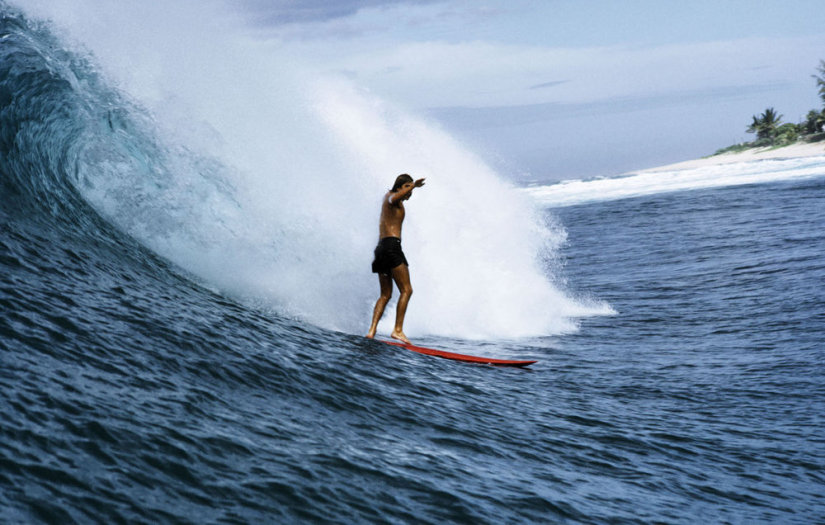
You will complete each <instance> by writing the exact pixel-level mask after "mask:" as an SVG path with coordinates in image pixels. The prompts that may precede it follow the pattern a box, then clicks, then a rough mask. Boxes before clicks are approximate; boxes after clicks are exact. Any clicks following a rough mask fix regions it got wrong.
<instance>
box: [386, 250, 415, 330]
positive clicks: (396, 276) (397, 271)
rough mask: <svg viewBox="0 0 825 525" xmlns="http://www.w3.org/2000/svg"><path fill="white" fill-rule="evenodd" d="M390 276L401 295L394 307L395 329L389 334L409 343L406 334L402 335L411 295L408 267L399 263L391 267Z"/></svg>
mask: <svg viewBox="0 0 825 525" xmlns="http://www.w3.org/2000/svg"><path fill="white" fill-rule="evenodd" d="M392 278H393V280H394V281H395V284H396V286H398V291H399V292H400V293H401V295H400V296H399V297H398V305H397V306H396V308H395V329H394V330H393V331H392V333H391V334H390V337H392V338H393V339H398V340H399V341H403V342H405V343H407V344H411V343H410V340H409V339H407V336H406V335H404V316H405V315H406V313H407V304H408V303H409V302H410V297H411V296H412V284H410V269H409V267H408V266H407V265H406V264H400V265H398V266H396V267H395V268H393V269H392Z"/></svg>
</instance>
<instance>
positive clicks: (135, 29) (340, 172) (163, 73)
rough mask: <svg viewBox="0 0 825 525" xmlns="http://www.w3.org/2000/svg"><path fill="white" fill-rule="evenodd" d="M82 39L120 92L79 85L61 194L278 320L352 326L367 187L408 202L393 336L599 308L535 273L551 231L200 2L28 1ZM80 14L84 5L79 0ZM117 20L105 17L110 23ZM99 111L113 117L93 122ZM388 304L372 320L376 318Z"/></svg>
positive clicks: (416, 125) (411, 120)
mask: <svg viewBox="0 0 825 525" xmlns="http://www.w3.org/2000/svg"><path fill="white" fill-rule="evenodd" d="M26 9H30V10H31V12H32V13H34V14H36V15H38V16H41V17H50V18H52V19H53V20H54V21H55V22H54V23H57V24H59V25H60V27H61V28H62V29H61V30H62V31H63V32H64V33H65V34H66V36H65V38H67V40H69V39H75V40H78V41H81V42H82V43H83V46H85V47H87V48H88V49H89V50H90V51H91V53H92V54H93V55H94V58H93V59H92V60H93V61H96V62H97V63H99V64H100V68H101V70H102V71H103V72H104V75H106V76H107V78H108V79H109V81H110V85H112V86H115V88H113V91H115V92H116V93H118V94H120V95H122V96H116V97H109V98H107V100H108V104H109V106H110V107H108V108H97V111H98V112H97V113H96V114H95V111H96V109H95V107H94V106H95V104H94V97H95V96H97V97H99V99H100V100H103V99H104V98H105V97H104V96H103V94H102V93H99V92H97V91H95V90H96V89H98V88H96V87H94V86H91V85H88V84H84V83H82V82H81V83H80V84H79V86H80V87H79V89H87V90H89V92H88V93H84V96H85V97H86V98H87V99H88V100H89V101H90V112H91V113H92V115H91V116H90V122H93V123H96V124H95V125H90V129H89V132H88V133H89V135H90V136H89V137H87V138H86V141H87V142H86V147H85V148H82V151H81V153H80V154H79V155H78V173H79V177H78V180H79V181H83V183H82V184H79V189H80V191H81V192H82V193H83V194H84V195H85V196H86V197H87V199H88V200H89V201H90V202H91V203H92V204H93V205H94V206H95V207H96V208H97V209H98V210H99V211H101V213H102V214H104V215H105V216H106V217H107V218H109V219H110V220H112V221H113V222H114V223H115V224H117V225H118V226H119V227H120V228H122V229H123V230H125V231H127V232H128V233H130V234H131V235H133V236H135V237H136V238H138V239H140V240H141V242H143V243H144V244H146V245H147V246H149V247H151V248H152V249H154V250H155V251H157V252H158V253H160V254H162V255H164V256H165V257H168V258H169V259H170V260H172V261H173V262H175V263H176V264H178V265H180V266H181V267H182V268H184V269H186V270H188V271H190V272H192V273H194V274H195V275H197V276H199V277H200V278H201V279H204V280H205V281H206V282H207V283H211V284H212V285H214V286H216V287H218V288H219V289H221V290H224V291H225V292H227V293H231V294H233V295H236V296H240V297H244V298H247V299H248V300H252V301H256V302H259V303H261V304H263V305H267V306H271V307H273V308H274V309H276V310H277V311H278V312H280V313H281V314H283V315H289V316H294V317H298V318H301V319H304V320H307V321H309V322H312V323H314V324H317V325H319V326H322V327H325V328H329V329H335V330H340V331H344V332H349V333H362V332H364V331H365V329H366V326H367V324H368V320H369V316H370V312H371V308H372V304H373V301H374V300H375V298H376V297H377V293H378V284H377V279H375V276H374V275H372V274H371V273H369V263H370V260H371V257H372V248H373V247H374V245H375V242H376V241H377V219H378V211H379V206H380V198H381V196H382V195H383V193H384V192H385V191H386V190H387V189H388V187H389V185H390V184H391V183H392V180H393V179H394V178H395V176H396V175H397V174H398V173H401V172H409V173H411V174H413V176H415V177H426V178H427V181H428V184H427V186H425V187H424V188H422V189H420V190H417V191H416V193H415V195H414V196H413V198H412V199H411V200H410V201H409V202H408V210H409V212H408V218H407V222H406V223H405V226H404V246H405V250H407V252H408V257H409V259H410V263H411V274H412V280H413V287H414V289H415V294H414V298H413V300H412V302H411V305H410V309H409V311H408V316H407V324H406V330H407V333H408V334H410V335H416V336H417V335H423V334H432V335H436V334H437V335H451V336H456V337H463V338H501V337H518V336H530V335H546V334H554V333H560V332H564V331H569V330H572V329H574V328H575V318H576V317H578V316H585V315H593V314H604V313H609V312H610V310H609V307H607V306H606V305H604V304H601V303H596V304H592V305H590V304H582V303H581V302H577V301H576V300H574V299H572V298H570V297H568V296H566V295H565V294H564V293H562V292H561V291H560V290H559V287H558V286H556V285H554V284H553V281H554V276H553V275H551V274H550V273H549V272H548V269H547V267H546V266H545V265H544V264H543V261H544V260H545V259H546V258H547V257H548V256H552V252H553V251H554V250H557V249H558V247H559V245H560V243H562V242H563V241H564V237H565V233H564V230H563V228H561V227H548V226H547V225H546V224H545V222H544V219H543V218H542V214H541V213H540V212H539V210H538V209H537V208H536V207H535V206H534V205H533V204H532V203H531V201H530V199H529V198H527V197H526V196H525V195H523V194H521V193H520V192H518V191H516V190H515V189H514V188H513V187H512V186H511V185H510V184H508V183H507V182H505V181H504V180H503V179H502V178H501V177H499V176H498V175H497V174H496V173H495V172H493V171H492V170H491V169H490V168H489V167H488V166H486V165H485V164H484V163H483V162H482V161H481V160H479V158H478V157H477V156H476V155H474V154H473V153H471V152H469V151H468V150H467V149H466V148H464V147H462V145H461V144H459V143H458V142H456V141H455V140H454V139H453V138H452V137H450V136H449V135H448V134H446V133H445V132H444V131H442V130H440V129H439V128H438V126H436V125H434V124H432V123H429V122H426V121H424V120H422V119H420V118H418V117H415V116H413V115H411V114H409V113H408V112H406V111H404V110H402V109H400V108H398V107H394V106H393V105H392V104H391V103H388V102H386V101H383V100H380V99H378V98H376V97H374V96H371V95H370V94H369V93H367V92H365V91H364V90H362V89H359V88H358V87H357V86H354V85H352V84H351V83H350V82H349V81H346V80H344V79H342V78H339V77H336V76H334V75H329V76H325V77H318V76H313V75H309V74H308V72H307V71H305V70H303V69H302V67H301V66H300V63H301V58H300V56H292V55H290V54H289V53H288V52H287V50H285V49H283V47H282V46H279V45H276V44H273V42H271V41H259V40H255V39H252V38H250V36H249V31H248V30H247V29H246V28H245V27H244V26H243V25H242V24H240V23H239V20H238V19H237V17H232V16H230V14H229V13H227V12H226V10H225V8H224V7H223V6H221V5H219V4H215V3H210V4H201V3H189V2H180V3H176V4H175V7H174V9H172V10H171V11H170V10H169V9H168V6H167V5H166V4H164V3H160V2H147V3H141V5H140V6H118V8H117V9H114V8H112V7H111V6H109V5H107V4H106V3H105V2H101V3H96V2H81V3H79V4H77V3H73V5H72V9H71V11H72V13H74V16H67V17H62V15H65V14H66V11H67V5H65V4H61V3H60V2H56V3H48V4H46V3H43V4H38V3H36V2H35V3H33V4H30V5H29V4H27V7H26ZM86 11H87V12H86ZM115 28H116V29H115ZM112 115H121V116H122V118H119V119H118V118H116V119H114V120H113V119H112ZM392 308H393V306H392V305H390V307H389V308H388V315H387V319H385V321H384V324H382V325H381V327H380V329H381V330H386V329H387V326H388V323H389V322H391V320H392V319H391V318H392Z"/></svg>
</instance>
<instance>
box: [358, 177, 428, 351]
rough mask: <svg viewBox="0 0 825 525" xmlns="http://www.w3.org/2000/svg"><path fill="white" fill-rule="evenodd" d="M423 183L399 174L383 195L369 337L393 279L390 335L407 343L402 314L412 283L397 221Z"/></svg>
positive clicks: (372, 334) (374, 266)
mask: <svg viewBox="0 0 825 525" xmlns="http://www.w3.org/2000/svg"><path fill="white" fill-rule="evenodd" d="M423 185H424V179H418V180H416V181H413V178H412V177H410V176H409V175H407V174H406V173H402V174H401V175H399V176H398V177H397V178H396V179H395V184H394V185H393V187H392V189H391V190H390V191H388V192H387V193H386V195H384V200H383V202H382V204H381V220H380V222H379V224H378V233H379V235H378V246H376V247H375V260H373V262H372V272H373V273H377V274H378V284H380V285H381V296H380V297H379V298H378V301H376V303H375V309H374V310H373V312H372V324H371V325H370V330H369V332H367V337H368V338H370V339H372V338H373V337H375V330H376V329H377V328H378V321H379V320H381V316H382V315H384V308H385V307H386V306H387V303H388V302H389V300H390V297H392V283H393V281H395V285H396V286H398V292H399V293H400V294H401V295H400V296H399V298H398V305H397V306H396V308H395V328H394V329H393V331H392V333H391V334H390V337H392V338H393V339H398V340H399V341H403V342H404V343H406V344H410V340H409V339H407V336H406V335H404V315H405V314H406V313H407V304H408V303H409V302H410V296H412V285H411V284H410V269H409V266H408V265H407V258H406V257H404V252H403V251H401V223H402V222H404V214H405V210H404V201H405V200H407V199H409V198H410V197H411V196H412V192H413V190H414V189H415V188H420V187H421V186H423Z"/></svg>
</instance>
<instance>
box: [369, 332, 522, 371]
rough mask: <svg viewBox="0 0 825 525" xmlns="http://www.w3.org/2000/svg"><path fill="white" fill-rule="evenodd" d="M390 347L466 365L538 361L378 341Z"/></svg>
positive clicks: (517, 363) (508, 364)
mask: <svg viewBox="0 0 825 525" xmlns="http://www.w3.org/2000/svg"><path fill="white" fill-rule="evenodd" d="M376 341H381V342H382V343H387V344H388V345H393V346H400V347H401V348H406V349H407V350H412V351H413V352H418V353H419V354H424V355H434V356H436V357H443V358H444V359H452V360H454V361H464V362H466V363H479V364H484V365H497V366H530V365H532V364H533V363H536V362H537V361H525V360H521V359H493V358H492V357H479V356H475V355H466V354H456V353H453V352H445V351H443V350H436V349H434V348H425V347H423V346H415V345H408V344H405V343H402V342H401V341H386V340H384V339H376Z"/></svg>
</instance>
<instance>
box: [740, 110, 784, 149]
mask: <svg viewBox="0 0 825 525" xmlns="http://www.w3.org/2000/svg"><path fill="white" fill-rule="evenodd" d="M781 121H782V115H779V114H777V112H776V111H775V110H774V109H773V108H768V109H766V110H765V112H764V113H762V115H760V116H759V117H757V116H756V115H754V116H753V123H751V125H750V126H749V127H748V130H747V131H748V133H756V138H757V140H759V141H768V142H770V143H771V144H773V140H774V138H776V128H777V127H778V126H779V123H780V122H781Z"/></svg>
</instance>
